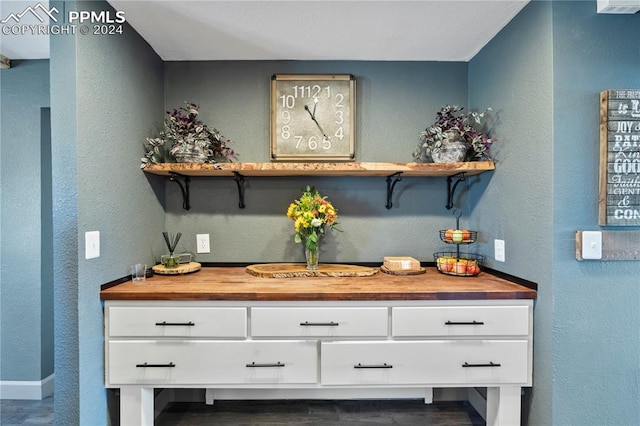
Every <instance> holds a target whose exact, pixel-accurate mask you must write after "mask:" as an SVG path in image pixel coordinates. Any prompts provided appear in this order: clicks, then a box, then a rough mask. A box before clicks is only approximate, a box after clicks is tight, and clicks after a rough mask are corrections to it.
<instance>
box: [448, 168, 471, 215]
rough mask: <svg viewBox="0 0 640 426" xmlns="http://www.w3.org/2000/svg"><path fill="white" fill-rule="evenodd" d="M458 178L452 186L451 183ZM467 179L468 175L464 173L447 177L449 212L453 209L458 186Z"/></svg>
mask: <svg viewBox="0 0 640 426" xmlns="http://www.w3.org/2000/svg"><path fill="white" fill-rule="evenodd" d="M455 178H457V180H456V182H455V183H454V184H453V186H451V181H453V179H455ZM465 179H466V175H465V174H464V172H461V173H458V174H455V175H453V176H447V205H446V206H445V207H446V208H447V210H451V209H452V208H453V194H455V192H456V188H457V187H458V184H459V183H460V182H462V181H464V180H465Z"/></svg>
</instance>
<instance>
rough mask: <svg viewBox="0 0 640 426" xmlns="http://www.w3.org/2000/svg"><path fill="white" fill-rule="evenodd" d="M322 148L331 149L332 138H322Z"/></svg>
mask: <svg viewBox="0 0 640 426" xmlns="http://www.w3.org/2000/svg"><path fill="white" fill-rule="evenodd" d="M322 149H326V150H329V149H331V140H330V139H328V138H323V139H322Z"/></svg>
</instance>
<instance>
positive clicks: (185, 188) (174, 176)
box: [169, 172, 191, 210]
mask: <svg viewBox="0 0 640 426" xmlns="http://www.w3.org/2000/svg"><path fill="white" fill-rule="evenodd" d="M178 178H182V179H184V185H182V182H180V180H179V179H178ZM169 180H170V181H171V182H175V183H177V184H178V186H179V187H180V191H181V192H182V208H183V209H185V210H189V209H191V204H189V184H190V183H191V178H190V177H189V176H184V175H181V174H179V173H176V172H169Z"/></svg>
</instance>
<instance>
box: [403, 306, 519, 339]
mask: <svg viewBox="0 0 640 426" xmlns="http://www.w3.org/2000/svg"><path fill="white" fill-rule="evenodd" d="M391 333H392V335H393V336H394V337H426V336H527V335H528V334H529V307H528V306H434V307H407V308H393V309H392V327H391Z"/></svg>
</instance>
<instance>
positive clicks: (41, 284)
mask: <svg viewBox="0 0 640 426" xmlns="http://www.w3.org/2000/svg"><path fill="white" fill-rule="evenodd" d="M12 65H13V66H12V68H10V69H3V70H1V71H0V99H1V102H2V105H1V107H0V111H1V126H0V129H1V130H0V132H1V133H0V140H1V143H2V145H1V148H0V155H1V159H2V163H1V164H2V166H1V168H0V181H1V182H2V194H1V195H0V212H1V218H0V251H1V252H0V322H1V323H2V329H1V331H0V380H2V381H14V380H16V381H40V380H42V379H44V378H46V377H48V376H50V375H51V374H53V340H52V338H51V337H52V334H53V300H52V298H51V281H50V280H47V279H46V275H44V274H42V268H47V267H50V264H49V263H46V262H45V263H44V264H43V262H42V261H41V260H42V257H41V253H42V250H45V251H46V250H48V251H49V254H50V253H51V248H50V246H49V247H48V248H47V246H46V241H44V242H45V247H42V243H43V240H42V235H43V232H45V233H47V232H48V234H49V235H50V233H51V221H50V220H46V219H45V221H44V222H43V220H42V214H43V208H44V209H46V208H47V206H48V205H49V204H50V199H51V196H50V194H49V195H48V199H49V200H48V201H47V200H46V199H45V200H43V199H42V197H43V196H44V197H47V194H48V192H47V191H46V188H43V184H44V185H46V184H47V182H49V183H48V184H49V186H50V180H51V178H50V176H49V177H48V178H47V177H46V169H45V170H44V171H43V170H42V167H41V160H42V156H45V158H44V160H45V161H46V160H48V158H47V154H46V152H41V143H42V135H41V114H42V109H43V108H48V107H49V61H48V60H40V61H14V62H13V64H12ZM45 128H46V126H45ZM46 131H48V129H45V133H46ZM43 172H44V173H43ZM43 176H44V181H43ZM49 216H50V208H49ZM47 241H50V239H49V240H47ZM41 247H42V250H41ZM49 276H50V273H49ZM43 277H45V279H44V280H43ZM25 312H28V313H29V315H25V314H24V313H25Z"/></svg>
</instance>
